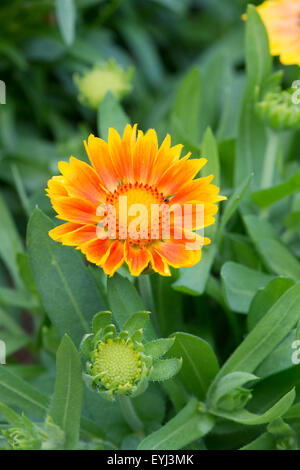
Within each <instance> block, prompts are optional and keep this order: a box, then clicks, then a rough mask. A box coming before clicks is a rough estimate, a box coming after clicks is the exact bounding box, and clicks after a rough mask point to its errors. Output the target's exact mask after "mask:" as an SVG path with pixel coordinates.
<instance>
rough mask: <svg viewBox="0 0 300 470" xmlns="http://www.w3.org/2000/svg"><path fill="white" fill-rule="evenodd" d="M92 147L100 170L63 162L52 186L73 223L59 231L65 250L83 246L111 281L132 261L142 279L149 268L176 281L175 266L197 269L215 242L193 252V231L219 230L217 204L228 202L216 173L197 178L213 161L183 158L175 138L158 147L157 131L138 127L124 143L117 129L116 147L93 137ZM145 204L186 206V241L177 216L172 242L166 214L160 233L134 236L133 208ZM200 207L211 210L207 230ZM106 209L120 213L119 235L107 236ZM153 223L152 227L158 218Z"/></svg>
mask: <svg viewBox="0 0 300 470" xmlns="http://www.w3.org/2000/svg"><path fill="white" fill-rule="evenodd" d="M84 143H85V147H86V151H87V154H88V157H89V159H90V162H91V165H92V166H90V165H88V164H87V163H84V162H83V161H80V160H77V159H76V158H73V157H71V158H70V161H69V163H67V162H60V163H59V170H60V172H61V175H60V176H54V177H53V178H52V179H50V180H49V182H48V188H47V194H48V196H49V197H50V200H51V203H52V205H53V208H54V209H55V211H56V212H57V218H59V219H61V220H64V221H65V222H66V223H64V224H62V225H60V226H58V227H56V228H54V229H53V230H51V231H50V232H49V235H50V237H51V238H52V239H53V240H55V241H58V242H61V243H62V244H63V245H69V246H74V247H77V249H79V250H80V251H81V252H82V253H83V254H84V255H85V256H86V258H87V260H88V261H90V262H91V263H95V264H96V265H98V266H101V267H102V268H103V270H104V272H105V273H106V274H108V275H110V276H112V275H113V274H114V273H115V272H116V270H117V269H119V268H120V267H121V266H122V264H123V263H124V262H126V263H127V265H128V268H129V270H130V272H131V274H132V275H134V276H138V275H139V274H141V273H142V272H143V271H144V270H145V269H146V268H152V269H153V270H154V271H156V272H157V273H159V274H161V275H163V276H169V275H170V269H169V266H173V267H175V268H179V267H190V266H193V265H194V264H196V263H198V262H199V261H200V259H201V248H202V246H203V245H204V244H208V243H210V240H209V239H208V238H205V237H200V236H199V235H197V236H196V242H194V241H193V246H192V248H191V247H189V249H187V243H190V241H191V238H192V237H191V235H192V231H193V230H197V229H200V228H204V227H207V226H208V225H211V224H213V223H214V221H215V219H214V216H215V214H216V212H217V210H218V207H217V205H216V203H217V202H218V201H221V200H223V199H225V198H224V197H222V196H219V188H218V187H217V186H214V185H212V184H211V180H212V179H213V175H211V176H207V177H204V178H197V179H194V178H195V177H196V175H197V174H198V172H199V171H200V169H201V168H202V167H203V166H204V165H205V163H206V159H205V158H199V159H196V158H195V159H190V158H189V157H190V154H187V155H186V156H185V157H183V158H180V155H181V150H182V145H175V146H171V138H170V136H169V135H167V136H166V138H165V140H164V141H163V143H162V144H161V146H160V147H158V143H157V136H156V132H155V131H154V130H153V129H150V130H148V132H147V133H146V134H143V132H142V131H138V133H137V130H136V125H135V126H133V127H131V126H130V125H127V126H126V128H125V130H124V134H123V138H121V137H120V135H119V134H118V132H117V131H116V130H115V129H110V130H109V136H108V143H106V142H105V141H104V140H102V139H100V138H97V137H94V136H93V135H90V136H89V139H88V142H84ZM121 196H126V198H127V199H126V200H127V207H126V211H127V214H126V216H127V218H128V225H126V228H125V226H124V224H123V222H122V220H123V216H122V220H121V216H120V214H121V212H120V211H119V208H120V207H119V206H120V204H121ZM137 203H138V204H142V205H143V207H145V208H146V209H149V208H150V206H151V207H152V205H155V204H156V205H159V207H164V208H168V207H169V206H171V205H174V204H176V205H177V206H179V207H180V208H182V207H183V206H184V207H185V208H188V212H190V215H191V216H192V218H191V220H192V222H191V223H190V226H189V227H188V229H186V226H185V228H184V230H183V231H182V237H181V238H179V237H178V236H176V228H177V225H178V222H179V218H180V217H179V216H178V214H177V215H176V214H173V215H172V217H171V218H169V225H170V227H169V229H170V230H169V233H170V236H169V237H168V238H167V239H165V238H163V228H164V227H163V226H164V223H165V221H164V218H163V216H162V215H160V217H159V219H158V223H157V224H156V226H155V227H154V232H153V231H152V230H150V229H149V230H148V231H147V233H140V234H139V236H138V237H133V235H132V234H131V232H130V231H129V227H130V222H133V219H134V217H133V215H132V212H131V211H130V209H131V208H132V207H133V205H134V204H137ZM197 204H199V205H202V207H203V212H204V215H203V220H202V223H201V226H196V225H197V224H198V225H199V221H198V220H197V218H196V219H195V217H194V215H195V214H194V213H195V210H196V206H197ZM99 207H101V208H106V207H113V208H115V209H116V214H117V216H116V220H115V222H116V230H115V233H114V234H113V236H111V233H109V232H108V231H107V232H106V235H105V236H101V237H99V234H98V230H97V229H98V227H99V224H100V225H101V223H102V224H104V222H103V221H104V220H105V221H107V220H108V219H107V218H108V210H106V212H105V213H101V214H99ZM123 215H124V214H123ZM105 217H106V218H105ZM146 217H147V218H148V217H149V226H150V225H151V221H150V215H149V216H148V215H147V216H146ZM104 225H105V224H104ZM106 228H107V227H106ZM124 230H125V234H124Z"/></svg>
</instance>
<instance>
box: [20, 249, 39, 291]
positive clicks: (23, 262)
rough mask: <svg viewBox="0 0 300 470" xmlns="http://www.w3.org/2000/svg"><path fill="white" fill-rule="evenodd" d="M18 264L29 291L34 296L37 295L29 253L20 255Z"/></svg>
mask: <svg viewBox="0 0 300 470" xmlns="http://www.w3.org/2000/svg"><path fill="white" fill-rule="evenodd" d="M17 262H18V268H19V273H20V276H21V278H22V281H23V282H24V284H25V286H26V287H27V289H28V290H29V291H30V292H32V293H33V294H35V295H36V294H37V290H36V286H35V282H34V278H33V275H32V271H31V267H30V260H29V256H28V253H18V255H17Z"/></svg>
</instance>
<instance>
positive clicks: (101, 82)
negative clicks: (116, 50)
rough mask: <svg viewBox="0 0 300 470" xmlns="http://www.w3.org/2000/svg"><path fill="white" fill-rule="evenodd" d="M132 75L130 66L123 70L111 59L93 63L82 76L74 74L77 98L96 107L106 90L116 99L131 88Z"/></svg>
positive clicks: (124, 94)
mask: <svg viewBox="0 0 300 470" xmlns="http://www.w3.org/2000/svg"><path fill="white" fill-rule="evenodd" d="M132 76H133V68H132V67H129V68H128V69H127V70H123V69H122V68H121V67H119V65H118V64H116V62H115V61H114V60H113V59H111V60H109V61H108V62H106V63H104V64H98V65H95V66H94V67H93V68H92V69H91V70H87V71H86V72H85V73H84V74H83V75H82V76H79V75H75V76H74V82H75V84H76V85H77V88H78V90H79V99H80V100H81V101H82V102H84V103H87V104H88V105H90V106H91V107H92V108H96V109H97V108H98V106H99V103H100V102H101V101H102V99H103V98H104V96H105V94H106V93H107V92H108V91H110V92H111V93H112V94H113V95H114V96H115V97H116V98H117V99H121V98H123V97H124V96H126V95H127V94H128V93H129V92H130V91H131V88H132V87H131V80H132Z"/></svg>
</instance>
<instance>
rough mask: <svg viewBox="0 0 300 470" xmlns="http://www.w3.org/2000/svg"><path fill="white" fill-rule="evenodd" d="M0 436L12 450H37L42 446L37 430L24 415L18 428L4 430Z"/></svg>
mask: <svg viewBox="0 0 300 470" xmlns="http://www.w3.org/2000/svg"><path fill="white" fill-rule="evenodd" d="M2 434H3V436H4V437H5V439H6V441H7V444H8V446H9V448H10V449H12V450H38V449H40V448H41V445H42V441H41V438H40V434H39V431H38V428H37V427H36V426H35V425H34V424H33V423H32V422H31V421H30V420H29V419H28V418H26V416H24V415H22V417H20V424H19V425H18V426H13V427H11V428H9V429H5V430H3V431H2Z"/></svg>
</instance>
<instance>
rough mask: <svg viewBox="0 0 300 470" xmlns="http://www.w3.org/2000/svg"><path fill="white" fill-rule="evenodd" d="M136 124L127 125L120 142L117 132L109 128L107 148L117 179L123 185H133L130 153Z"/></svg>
mask: <svg viewBox="0 0 300 470" xmlns="http://www.w3.org/2000/svg"><path fill="white" fill-rule="evenodd" d="M136 128H137V126H136V124H135V125H134V126H133V127H131V125H130V124H127V126H126V127H125V130H124V134H123V139H122V140H121V137H120V135H119V134H118V132H117V131H116V130H115V129H113V128H111V129H109V134H108V148H109V152H110V156H111V159H112V162H113V165H114V167H115V170H116V173H117V174H118V176H119V179H120V180H122V181H123V182H124V183H133V182H134V177H133V166H132V152H133V147H134V145H135V142H136Z"/></svg>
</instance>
